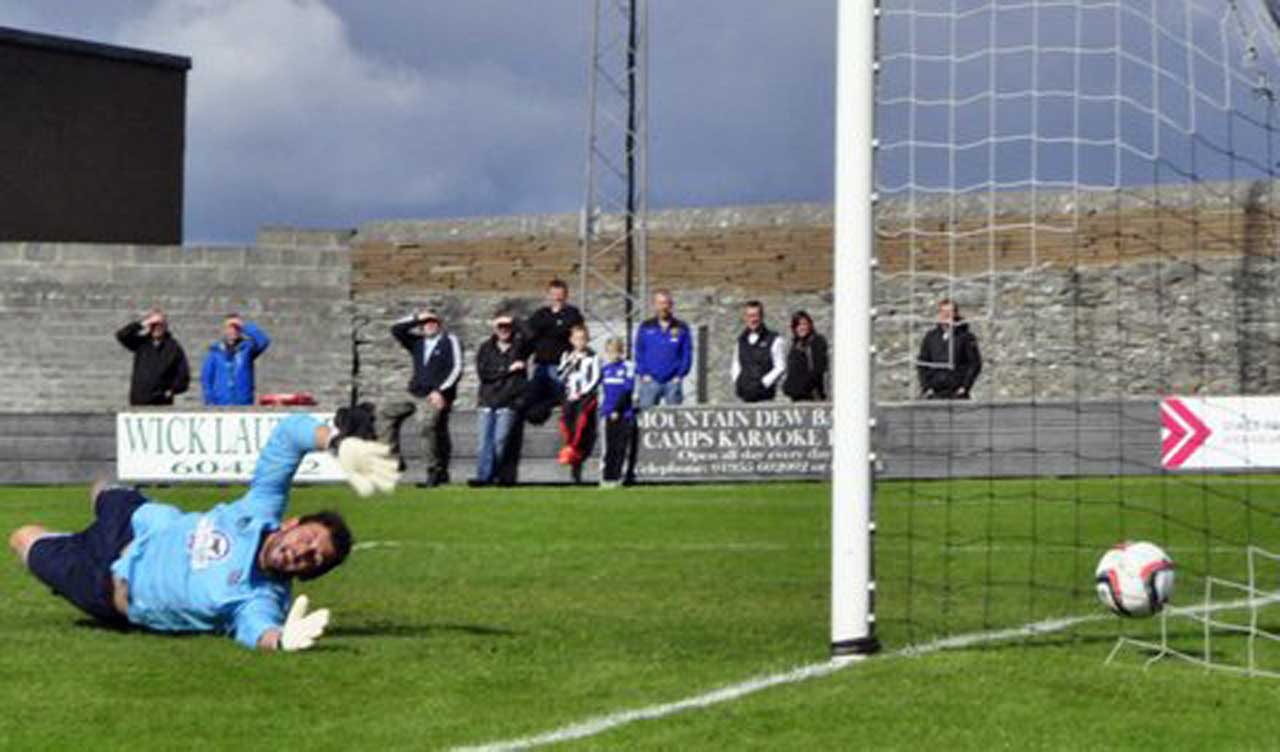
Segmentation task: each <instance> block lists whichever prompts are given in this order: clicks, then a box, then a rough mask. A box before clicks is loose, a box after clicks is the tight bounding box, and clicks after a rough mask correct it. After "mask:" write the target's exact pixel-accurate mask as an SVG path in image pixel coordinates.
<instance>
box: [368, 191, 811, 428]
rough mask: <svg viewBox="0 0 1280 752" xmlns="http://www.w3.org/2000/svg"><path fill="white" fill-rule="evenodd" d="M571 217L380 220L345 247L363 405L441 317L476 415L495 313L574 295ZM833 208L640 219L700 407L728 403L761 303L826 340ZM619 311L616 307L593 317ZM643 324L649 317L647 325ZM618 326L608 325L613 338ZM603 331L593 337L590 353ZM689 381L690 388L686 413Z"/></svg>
mask: <svg viewBox="0 0 1280 752" xmlns="http://www.w3.org/2000/svg"><path fill="white" fill-rule="evenodd" d="M577 228H578V220H577V217H575V216H572V215H551V216H530V217H500V218H485V219H474V220H466V219H463V220H438V221H402V222H375V223H369V224H366V225H363V226H362V227H361V228H360V229H359V231H358V232H357V234H356V236H355V237H354V238H353V239H352V293H353V298H354V302H355V310H356V333H357V339H358V342H359V343H360V344H359V363H360V369H359V372H360V376H359V382H360V390H361V394H362V395H364V396H367V397H369V398H371V399H374V400H375V401H376V400H378V399H381V398H382V397H383V396H384V395H399V394H401V393H402V392H403V389H404V385H405V384H406V383H407V382H408V378H409V368H410V364H409V362H408V358H407V357H406V355H405V353H404V352H403V351H402V350H401V349H400V348H399V347H398V346H397V345H396V343H395V342H394V341H393V340H392V339H391V337H390V335H389V330H390V327H391V323H392V322H393V321H394V320H395V319H396V318H398V317H400V316H403V315H405V314H407V313H408V312H410V311H412V310H414V309H415V308H419V307H425V306H430V307H433V308H436V309H437V310H439V311H441V313H442V314H443V316H444V317H445V320H446V323H447V325H448V326H449V327H450V328H451V329H452V330H453V331H454V333H455V334H457V335H458V337H459V339H460V340H461V341H462V343H463V346H464V348H465V349H466V354H465V357H466V361H467V364H466V369H467V370H466V371H465V373H464V376H463V378H464V382H463V386H462V388H461V389H460V400H461V403H462V404H463V405H471V404H474V397H475V384H476V382H475V379H474V375H473V372H474V360H475V351H476V348H477V346H478V345H479V343H480V342H482V341H483V340H484V338H486V337H488V336H489V334H490V329H489V321H490V319H491V318H492V316H493V314H494V312H495V311H496V310H497V309H498V308H500V307H507V308H511V309H512V310H514V311H516V312H517V313H518V314H519V315H526V314H528V313H531V312H532V311H533V310H535V309H536V308H537V307H538V306H540V305H541V304H542V295H543V292H544V289H545V287H546V283H547V281H548V280H550V279H551V278H553V277H560V278H563V279H565V280H566V281H567V282H568V283H569V284H570V288H571V300H573V299H574V295H575V294H577V293H578V292H580V291H579V290H577V288H578V286H579V285H578V281H579V266H578V244H577ZM831 276H832V268H831V208H830V207H829V206H826V205H806V204H801V205H779V206H756V207H734V208H716V209H682V210H674V211H663V212H654V213H651V214H650V220H649V286H650V288H651V289H654V288H659V287H666V288H670V289H671V290H672V292H673V294H674V296H675V299H676V308H677V311H676V313H677V315H678V316H679V317H681V318H682V319H685V320H686V321H687V322H688V323H689V325H690V326H691V327H693V328H694V330H695V332H698V331H699V328H700V327H705V329H704V330H702V332H703V333H704V334H705V339H704V340H701V341H700V342H699V344H700V345H703V344H704V343H705V350H706V352H705V354H704V355H703V356H702V357H704V358H705V367H706V373H707V378H706V384H705V389H706V393H707V396H708V399H709V401H712V402H716V401H729V400H731V399H732V388H731V385H730V384H729V368H730V358H731V353H732V348H733V343H734V339H735V338H736V337H737V335H738V332H739V331H740V330H741V321H740V309H741V305H742V303H744V302H746V301H747V300H749V299H751V298H759V299H760V300H761V301H762V302H764V304H765V309H766V314H767V320H768V323H769V325H770V326H772V327H774V328H776V329H780V330H785V329H786V328H787V326H788V321H789V316H790V313H791V312H792V311H794V310H796V309H798V308H805V309H807V310H808V311H809V312H810V314H811V315H813V317H814V320H815V322H816V324H817V326H818V328H819V330H821V331H830V327H831V321H830V310H831V300H832V296H831ZM602 307H607V308H610V309H614V310H616V306H602ZM645 315H646V316H647V315H648V314H647V313H646V314H645ZM617 323H618V322H609V324H610V325H612V326H614V327H615V330H616V326H617ZM606 331H607V327H606V326H603V325H597V326H595V327H594V328H593V332H594V335H593V336H594V337H595V339H596V343H597V349H598V347H599V344H600V343H601V341H602V339H603V338H604V336H605V333H606ZM698 386H699V385H698V379H697V372H696V370H695V373H694V374H693V376H692V378H691V380H690V383H688V384H687V385H686V397H687V398H688V399H689V400H690V401H692V400H693V399H694V398H695V396H696V394H697V393H698Z"/></svg>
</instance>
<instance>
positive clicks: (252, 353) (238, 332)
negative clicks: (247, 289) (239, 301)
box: [200, 313, 271, 405]
mask: <svg viewBox="0 0 1280 752" xmlns="http://www.w3.org/2000/svg"><path fill="white" fill-rule="evenodd" d="M270 346H271V338H270V337H268V336H267V333H266V332H264V331H263V330H262V329H259V328H258V326H257V324H254V323H253V322H252V321H245V320H244V319H241V318H240V316H239V314H235V313H233V314H231V315H230V316H227V318H226V320H225V321H223V322H222V339H220V340H218V341H217V342H214V343H213V344H212V345H209V353H208V354H207V355H205V357H204V367H203V368H201V369H200V385H201V387H202V388H203V389H204V403H205V404H206V405H252V404H253V390H254V382H253V364H254V361H256V360H257V359H258V356H259V355H261V354H263V353H264V352H266V351H267V348H268V347H270Z"/></svg>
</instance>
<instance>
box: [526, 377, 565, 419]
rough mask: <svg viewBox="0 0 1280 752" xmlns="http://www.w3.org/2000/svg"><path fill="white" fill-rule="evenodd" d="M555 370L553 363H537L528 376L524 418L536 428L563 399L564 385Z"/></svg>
mask: <svg viewBox="0 0 1280 752" xmlns="http://www.w3.org/2000/svg"><path fill="white" fill-rule="evenodd" d="M556 369H557V366H556V364H554V363H537V364H535V365H534V366H533V373H531V374H530V375H529V385H528V386H527V387H526V388H525V393H524V418H525V420H527V421H529V422H530V423H532V424H534V425H536V426H540V425H542V424H543V423H546V422H547V419H548V418H550V417H551V412H552V411H553V410H555V407H556V405H558V404H560V400H561V399H562V398H563V397H564V385H563V384H561V383H560V377H559V375H558V374H557V373H556Z"/></svg>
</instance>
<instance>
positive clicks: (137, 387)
mask: <svg viewBox="0 0 1280 752" xmlns="http://www.w3.org/2000/svg"><path fill="white" fill-rule="evenodd" d="M116 339H117V340H119V341H120V344H122V345H124V347H125V349H126V350H129V351H130V352H132V353H133V375H132V377H130V380H129V404H130V405H172V404H173V398H174V396H175V395H178V394H182V393H183V392H185V391H187V387H188V386H190V385H191V371H190V368H189V367H188V365H187V354H186V353H185V352H184V351H183V350H182V345H180V344H178V340H176V339H174V337H173V335H172V334H170V333H169V320H168V319H167V318H166V317H165V315H164V311H162V310H160V309H159V308H152V309H151V310H149V311H147V313H146V315H145V316H143V317H142V320H141V321H130V322H129V323H127V324H125V325H124V326H123V327H121V328H120V331H118V332H116Z"/></svg>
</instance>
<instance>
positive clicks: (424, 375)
mask: <svg viewBox="0 0 1280 752" xmlns="http://www.w3.org/2000/svg"><path fill="white" fill-rule="evenodd" d="M391 336H393V337H395V338H396V341H397V342H399V343H400V345H401V347H403V348H404V349H405V350H408V351H409V354H410V355H411V356H412V357H413V376H412V377H411V378H410V379H409V396H410V397H411V398H412V399H411V400H401V401H395V400H390V401H387V402H384V403H383V405H382V407H381V408H379V410H378V418H379V420H378V421H377V423H378V433H379V439H380V440H381V441H383V442H385V443H387V444H389V445H390V446H391V447H392V451H394V452H395V453H396V454H397V455H399V454H400V427H401V425H402V424H403V423H404V421H405V420H406V419H407V418H408V417H409V416H411V415H413V414H414V413H415V412H417V411H418V410H419V409H421V410H422V414H421V417H422V420H421V433H422V448H423V453H424V454H425V455H426V462H427V477H426V485H427V486H437V485H440V484H442V483H448V482H449V455H450V454H451V450H452V446H451V443H450V440H449V409H450V407H451V406H452V405H453V400H454V398H456V397H457V394H458V378H459V377H460V376H461V375H462V345H460V344H459V343H458V338H457V337H455V336H453V335H452V334H449V333H448V332H446V331H445V330H444V325H443V324H442V322H441V321H440V315H439V314H438V313H436V312H435V311H434V310H432V309H430V308H428V309H425V310H421V311H418V312H416V313H414V314H412V315H410V316H406V317H405V318H403V319H400V320H399V321H397V322H396V323H395V325H394V326H392V327H391Z"/></svg>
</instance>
